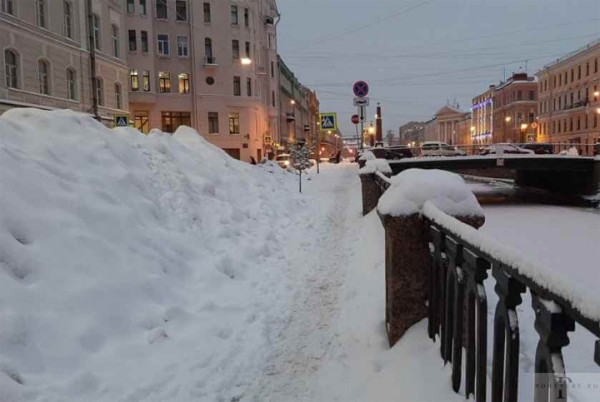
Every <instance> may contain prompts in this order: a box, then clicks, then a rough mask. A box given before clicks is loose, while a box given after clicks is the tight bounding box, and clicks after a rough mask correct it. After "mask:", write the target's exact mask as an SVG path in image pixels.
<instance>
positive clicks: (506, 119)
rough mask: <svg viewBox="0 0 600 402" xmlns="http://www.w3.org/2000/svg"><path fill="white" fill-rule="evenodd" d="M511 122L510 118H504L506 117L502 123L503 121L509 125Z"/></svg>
mask: <svg viewBox="0 0 600 402" xmlns="http://www.w3.org/2000/svg"><path fill="white" fill-rule="evenodd" d="M511 120H512V119H511V117H510V116H506V117H505V118H504V121H505V122H507V123H510V121H511Z"/></svg>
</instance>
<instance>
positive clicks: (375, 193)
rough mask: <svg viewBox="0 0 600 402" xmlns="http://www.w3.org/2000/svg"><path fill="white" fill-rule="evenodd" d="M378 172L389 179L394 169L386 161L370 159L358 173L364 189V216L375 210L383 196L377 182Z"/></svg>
mask: <svg viewBox="0 0 600 402" xmlns="http://www.w3.org/2000/svg"><path fill="white" fill-rule="evenodd" d="M376 172H381V173H383V174H384V175H385V176H387V177H390V176H391V175H392V169H391V168H390V165H389V164H388V163H387V161H386V160H385V159H369V160H367V161H366V164H365V167H363V168H362V169H360V170H359V172H358V175H359V177H360V183H361V188H362V205H363V215H366V214H368V213H369V212H371V211H372V210H373V209H375V207H376V206H377V202H378V201H379V197H381V194H383V191H382V190H381V187H380V186H379V185H378V184H377V182H376V181H375V173H376Z"/></svg>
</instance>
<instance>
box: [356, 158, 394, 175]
mask: <svg viewBox="0 0 600 402" xmlns="http://www.w3.org/2000/svg"><path fill="white" fill-rule="evenodd" d="M375 172H381V173H384V174H392V168H391V167H390V164H389V163H388V161H386V160H385V159H369V160H367V162H366V163H365V166H364V167H363V168H361V169H360V170H359V173H362V174H369V173H375Z"/></svg>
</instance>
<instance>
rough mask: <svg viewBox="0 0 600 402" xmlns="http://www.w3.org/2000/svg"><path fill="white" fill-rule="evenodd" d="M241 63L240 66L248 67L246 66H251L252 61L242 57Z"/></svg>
mask: <svg viewBox="0 0 600 402" xmlns="http://www.w3.org/2000/svg"><path fill="white" fill-rule="evenodd" d="M241 62H242V65H244V66H248V65H250V64H252V60H251V59H250V58H248V57H242V59H241Z"/></svg>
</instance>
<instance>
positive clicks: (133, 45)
mask: <svg viewBox="0 0 600 402" xmlns="http://www.w3.org/2000/svg"><path fill="white" fill-rule="evenodd" d="M136 50H137V37H136V33H135V29H130V30H129V51H130V52H135V51H136Z"/></svg>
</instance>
